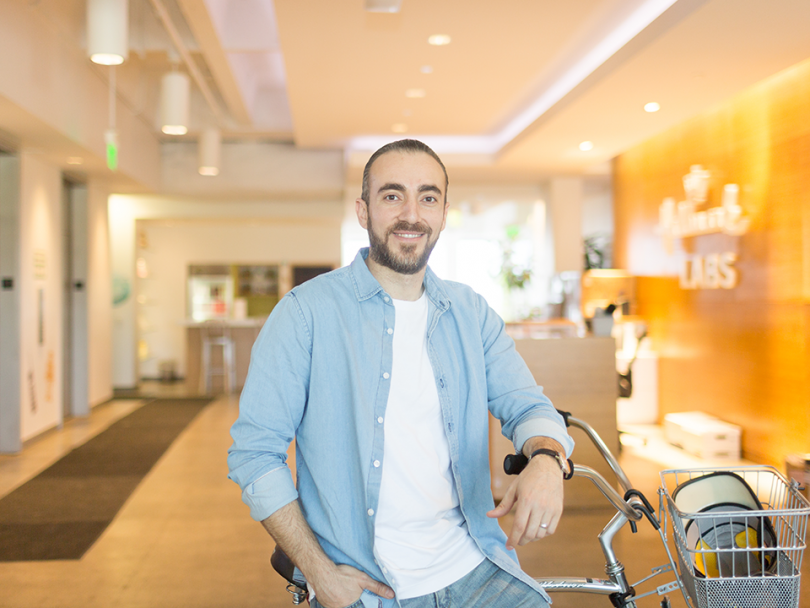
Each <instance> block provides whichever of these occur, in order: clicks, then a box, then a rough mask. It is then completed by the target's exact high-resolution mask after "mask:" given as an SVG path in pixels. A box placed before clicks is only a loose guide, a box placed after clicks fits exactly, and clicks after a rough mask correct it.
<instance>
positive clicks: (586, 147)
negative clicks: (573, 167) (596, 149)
mask: <svg viewBox="0 0 810 608" xmlns="http://www.w3.org/2000/svg"><path fill="white" fill-rule="evenodd" d="M579 149H580V150H582V151H583V152H589V151H591V150H593V142H592V141H583V142H582V143H581V144H579Z"/></svg>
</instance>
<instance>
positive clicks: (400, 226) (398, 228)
mask: <svg viewBox="0 0 810 608" xmlns="http://www.w3.org/2000/svg"><path fill="white" fill-rule="evenodd" d="M394 232H424V233H425V234H426V235H427V236H428V237H429V236H430V235H431V234H433V231H432V230H431V229H430V226H428V225H427V224H423V223H422V222H417V223H416V224H409V223H408V222H405V221H401V222H397V223H396V224H394V226H393V227H391V228H390V229H389V230H388V234H392V233H394Z"/></svg>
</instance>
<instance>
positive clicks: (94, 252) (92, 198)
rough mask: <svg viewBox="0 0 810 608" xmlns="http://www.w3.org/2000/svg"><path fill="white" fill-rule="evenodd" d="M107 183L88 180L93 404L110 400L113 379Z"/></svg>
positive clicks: (90, 394) (90, 392) (89, 357)
mask: <svg viewBox="0 0 810 608" xmlns="http://www.w3.org/2000/svg"><path fill="white" fill-rule="evenodd" d="M108 196H109V193H108V191H107V185H106V184H105V183H104V182H103V181H100V180H97V179H91V180H89V182H88V184H87V274H88V280H87V318H88V320H89V322H88V326H87V329H88V353H87V360H88V362H89V364H88V369H87V374H88V379H87V385H88V391H87V392H88V398H89V401H90V406H91V407H92V406H95V405H98V404H100V403H103V402H104V401H107V400H108V399H109V398H110V397H112V394H113V389H112V387H113V382H112V283H111V278H112V269H111V265H110V263H111V262H110V239H109V227H108V225H107V197H108Z"/></svg>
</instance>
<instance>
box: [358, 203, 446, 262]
mask: <svg viewBox="0 0 810 608" xmlns="http://www.w3.org/2000/svg"><path fill="white" fill-rule="evenodd" d="M398 231H399V232H423V233H424V234H425V238H426V239H427V243H426V244H425V250H424V251H423V252H422V254H421V255H417V253H416V248H417V244H416V243H414V244H413V245H407V244H406V245H403V246H402V247H401V252H402V253H399V254H395V253H394V252H393V251H391V248H390V247H389V246H388V238H389V237H390V236H391V235H392V234H393V233H394V232H398ZM432 234H433V231H432V230H431V229H430V227H429V226H427V225H425V224H422V223H417V224H409V223H408V222H405V221H402V222H398V223H397V224H395V225H394V226H393V227H392V228H390V229H389V230H388V232H387V233H386V234H385V236H384V238H382V239H381V238H379V237H378V236H377V235H376V234H375V232H374V230H373V229H372V227H371V218H370V217H369V218H368V238H369V243H370V247H369V253H368V255H369V257H370V258H371V259H372V260H373V261H375V262H377V263H378V264H379V265H380V266H385V267H386V268H390V269H391V270H393V271H394V272H398V273H400V274H416V273H417V272H420V271H421V270H422V269H424V267H425V266H427V262H428V258H429V257H430V254H431V252H432V251H433V248H434V247H435V246H436V242H437V241H438V240H439V239H438V238H437V239H436V240H434V241H431V240H430V237H431V236H432Z"/></svg>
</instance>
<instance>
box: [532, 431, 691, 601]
mask: <svg viewBox="0 0 810 608" xmlns="http://www.w3.org/2000/svg"><path fill="white" fill-rule="evenodd" d="M564 418H565V420H566V424H567V425H568V426H574V427H576V428H578V429H580V430H582V431H584V432H585V434H586V435H587V436H588V437H589V439H590V440H591V441H592V442H593V444H594V445H595V446H596V448H597V449H598V450H599V453H600V454H601V455H602V457H603V458H604V459H605V461H606V462H607V464H608V466H610V468H611V470H612V471H613V473H614V474H615V475H616V479H617V480H618V482H619V485H620V486H621V487H622V488H623V489H624V490H625V492H626V494H625V496H628V494H627V493H628V492H630V491H633V487H632V484H631V483H630V480H629V479H628V477H627V475H626V474H625V472H624V470H623V469H622V468H621V465H620V464H619V462H618V460H616V458H615V456H614V455H613V454H612V453H611V452H610V450H609V449H608V447H607V445H605V442H604V441H602V438H601V437H599V434H598V433H597V432H596V431H595V430H594V429H593V428H592V427H591V426H590V425H589V424H588V423H586V422H585V421H583V420H579V419H577V418H574V417H572V416H570V415H567V416H564ZM574 476H576V477H585V478H587V479H590V480H591V481H592V482H593V483H594V484H595V485H596V487H597V488H598V489H599V491H600V492H601V493H602V494H603V495H604V496H605V498H606V499H607V500H608V502H610V503H611V505H613V506H614V507H615V508H616V510H617V513H616V514H615V515H614V516H613V518H611V520H610V521H609V522H608V524H607V525H606V526H605V528H604V529H603V530H602V532H601V533H600V534H599V536H598V540H599V545H600V547H601V549H602V553H603V554H604V556H605V573H606V574H607V576H608V578H607V579H596V578H584V577H555V578H543V577H540V578H535V579H534V580H535V581H537V583H538V584H540V586H542V587H543V588H544V589H545V590H546V591H548V592H551V593H556V592H575V593H589V594H596V595H606V596H609V597H610V599H611V602H612V603H613V605H614V606H617V607H622V608H624V607H627V608H636V603H635V602H636V600H637V599H639V598H642V597H646V596H648V595H652V594H653V593H657V594H658V595H664V594H665V593H668V592H669V591H673V590H674V589H680V590H681V592H684V590H683V588H682V586H681V584H680V582H678V580H677V579H676V580H675V581H674V582H671V583H668V584H665V585H662V586H660V587H658V588H656V589H654V590H653V591H650V592H648V593H644V594H642V595H638V596H637V595H636V591H635V587H634V585H631V584H630V583H629V582H628V581H627V577H626V576H625V572H624V570H625V569H624V565H623V564H622V563H621V562H620V561H619V559H618V558H617V557H616V553H615V551H614V550H613V541H614V539H615V537H616V534H618V532H619V530H621V529H622V528H623V527H624V526H625V525H626V524H627V523H629V522H630V523H632V524H633V525H635V522H637V521H638V520H640V519H641V518H642V517H643V516H644V513H645V510H646V507H645V505H644V502H643V501H642V500H641V499H640V498H638V496H636V495H635V494H631V495H630V496H629V498H627V499H625V497H623V496H621V495H620V494H619V493H618V492H617V491H616V490H615V489H614V488H613V486H611V485H610V484H609V483H608V482H607V481H606V480H605V478H604V477H602V475H600V474H599V473H598V472H597V471H595V470H594V469H592V468H590V467H586V466H584V465H579V464H577V465H574ZM648 517H649V518H651V521H652V520H654V521H655V524H654V526H655V527H656V528H657V530H658V534H659V535H660V536H661V540H662V543H663V545H664V548H665V550H666V552H667V556H668V558H669V564H667V565H664V566H660V567H658V568H654V569H653V570H652V575H650V576H648V577H646V578H644V579H642V580H640V581H638V582H637V583H635V585H640V584H641V583H643V582H645V581H647V580H649V579H651V578H653V577H655V576H658V575H659V574H662V573H664V572H669V571H671V570H674V567H673V564H674V562H673V560H672V555H671V553H670V550H669V546H668V544H667V542H666V537H665V534H664V531H663V528H662V527H661V525H660V521H658V520H657V518H655V514H654V513H648ZM687 603H688V602H687ZM668 604H669V599H668V598H665V599H664V600H663V604H662V605H668Z"/></svg>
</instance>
